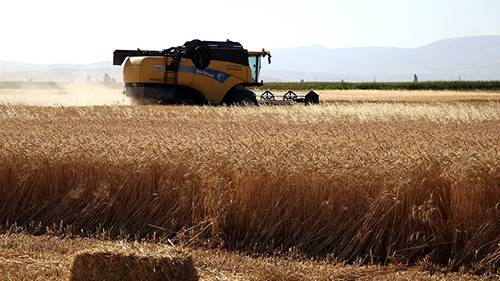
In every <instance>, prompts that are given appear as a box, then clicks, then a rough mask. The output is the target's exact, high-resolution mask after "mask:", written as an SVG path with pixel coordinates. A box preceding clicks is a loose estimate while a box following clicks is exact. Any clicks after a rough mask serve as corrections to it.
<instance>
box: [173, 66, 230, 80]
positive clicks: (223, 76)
mask: <svg viewBox="0 0 500 281" xmlns="http://www.w3.org/2000/svg"><path fill="white" fill-rule="evenodd" d="M178 71H179V72H188V73H194V74H199V75H203V76H206V77H209V78H212V79H214V80H217V81H219V83H224V82H226V80H227V78H229V76H230V75H229V74H227V73H224V72H219V71H217V70H214V69H210V68H207V69H199V68H196V67H192V66H180V67H179V70H178Z"/></svg>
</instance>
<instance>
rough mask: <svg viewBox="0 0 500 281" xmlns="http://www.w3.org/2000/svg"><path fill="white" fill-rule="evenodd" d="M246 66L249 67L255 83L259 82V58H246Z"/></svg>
mask: <svg viewBox="0 0 500 281" xmlns="http://www.w3.org/2000/svg"><path fill="white" fill-rule="evenodd" d="M248 65H249V66H250V70H251V71H252V78H253V80H254V81H255V82H258V81H259V72H260V67H261V65H260V56H249V57H248Z"/></svg>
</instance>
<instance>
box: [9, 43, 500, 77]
mask: <svg viewBox="0 0 500 281" xmlns="http://www.w3.org/2000/svg"><path fill="white" fill-rule="evenodd" d="M271 53H272V55H273V57H272V64H270V65H267V63H263V67H262V75H261V76H262V78H263V79H264V80H266V81H299V80H305V81H341V80H344V81H374V80H376V81H412V80H413V76H414V74H416V75H417V76H418V77H419V79H420V80H427V81H433V80H458V79H462V80H500V36H475V37H463V38H453V39H447V40H441V41H437V42H434V43H432V44H429V45H425V46H422V47H418V48H394V47H363V48H343V49H329V48H327V47H324V46H319V45H316V46H310V47H298V48H286V49H275V50H271ZM104 73H108V74H109V75H111V77H114V78H116V79H117V80H121V68H120V67H116V66H112V63H111V61H109V62H99V63H93V64H84V65H81V64H62V65H61V64H60V65H39V64H28V63H20V62H4V61H0V80H4V81H5V80H11V81H12V80H16V81H19V80H21V81H22V80H36V81H75V80H80V81H83V80H85V79H87V76H90V77H92V78H93V79H95V78H97V79H101V80H102V77H104Z"/></svg>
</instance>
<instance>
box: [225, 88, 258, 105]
mask: <svg viewBox="0 0 500 281" xmlns="http://www.w3.org/2000/svg"><path fill="white" fill-rule="evenodd" d="M223 103H224V104H226V105H230V106H231V105H233V106H257V105H259V103H258V102H257V96H256V95H255V93H254V92H252V91H250V90H234V91H231V92H230V93H228V94H227V95H226V97H225V98H224V102H223Z"/></svg>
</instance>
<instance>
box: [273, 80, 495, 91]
mask: <svg viewBox="0 0 500 281" xmlns="http://www.w3.org/2000/svg"><path fill="white" fill-rule="evenodd" d="M264 88H266V89H275V90H311V89H314V90H434V91H439V90H456V91H470V90H483V91H484V90H487V91H498V90H500V81H435V82H417V83H414V82H353V83H351V82H349V83H348V82H305V83H297V82H273V83H265V84H264Z"/></svg>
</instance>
